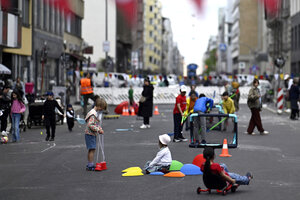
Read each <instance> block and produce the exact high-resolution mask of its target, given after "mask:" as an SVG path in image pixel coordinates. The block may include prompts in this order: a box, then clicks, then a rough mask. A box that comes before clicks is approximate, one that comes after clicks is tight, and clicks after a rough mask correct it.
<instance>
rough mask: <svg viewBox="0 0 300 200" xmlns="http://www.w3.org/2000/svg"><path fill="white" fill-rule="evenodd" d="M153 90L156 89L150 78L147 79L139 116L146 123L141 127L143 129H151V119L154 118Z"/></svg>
mask: <svg viewBox="0 0 300 200" xmlns="http://www.w3.org/2000/svg"><path fill="white" fill-rule="evenodd" d="M153 90H154V87H153V85H152V84H151V83H150V80H149V78H148V77H147V78H145V79H144V86H143V92H142V97H141V98H140V101H139V103H140V105H139V110H138V116H141V117H143V118H144V123H143V124H142V125H141V126H140V128H141V129H145V128H150V117H152V114H153Z"/></svg>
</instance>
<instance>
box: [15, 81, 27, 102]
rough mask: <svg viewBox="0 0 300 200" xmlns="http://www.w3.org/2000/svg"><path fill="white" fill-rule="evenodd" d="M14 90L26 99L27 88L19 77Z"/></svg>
mask: <svg viewBox="0 0 300 200" xmlns="http://www.w3.org/2000/svg"><path fill="white" fill-rule="evenodd" d="M13 90H16V91H17V92H18V93H19V94H20V95H21V97H22V98H23V99H24V98H25V86H24V83H23V82H22V81H21V78H20V77H19V76H18V77H17V79H16V81H15V83H14V86H13Z"/></svg>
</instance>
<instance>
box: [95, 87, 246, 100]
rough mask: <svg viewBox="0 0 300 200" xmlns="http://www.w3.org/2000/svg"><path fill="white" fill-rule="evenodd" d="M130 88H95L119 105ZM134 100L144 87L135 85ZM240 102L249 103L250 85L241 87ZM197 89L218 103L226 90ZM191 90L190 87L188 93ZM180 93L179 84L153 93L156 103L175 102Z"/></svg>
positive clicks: (125, 98)
mask: <svg viewBox="0 0 300 200" xmlns="http://www.w3.org/2000/svg"><path fill="white" fill-rule="evenodd" d="M128 90H129V88H99V87H95V88H94V94H95V95H99V96H100V97H101V98H104V99H105V100H106V102H107V103H108V104H110V105H118V104H120V103H121V102H123V101H128ZM133 90H134V101H136V102H138V100H139V99H140V97H141V93H142V91H143V88H142V87H134V88H133ZM239 90H240V94H241V95H240V104H245V103H247V97H248V92H249V90H250V87H240V88H239ZM196 91H197V92H198V93H199V94H200V93H204V94H205V95H206V96H207V97H208V98H212V99H213V100H214V102H216V103H218V102H220V100H221V94H222V93H223V92H224V91H225V89H224V87H216V86H212V87H204V86H198V87H197V88H196ZM189 92H190V90H189V89H188V91H187V95H188V94H189ZM178 94H179V86H176V87H175V86H174V87H155V88H154V93H153V101H154V104H175V99H176V97H177V96H178Z"/></svg>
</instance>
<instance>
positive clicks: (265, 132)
mask: <svg viewBox="0 0 300 200" xmlns="http://www.w3.org/2000/svg"><path fill="white" fill-rule="evenodd" d="M260 134H261V135H268V134H269V132H268V131H264V132H260Z"/></svg>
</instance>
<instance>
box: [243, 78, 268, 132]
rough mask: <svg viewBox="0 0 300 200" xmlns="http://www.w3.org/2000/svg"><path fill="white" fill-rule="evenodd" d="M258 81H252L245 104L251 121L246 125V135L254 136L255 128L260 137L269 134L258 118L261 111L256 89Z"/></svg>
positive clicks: (258, 92) (258, 94)
mask: <svg viewBox="0 0 300 200" xmlns="http://www.w3.org/2000/svg"><path fill="white" fill-rule="evenodd" d="M258 85H259V81H258V79H254V80H253V86H252V88H251V89H250V91H249V94H248V100H247V104H248V107H249V108H250V110H251V119H250V122H249V125H248V129H247V134H249V135H255V133H254V132H253V131H254V128H255V127H257V129H258V131H259V132H260V134H261V135H267V134H269V132H268V131H265V130H264V128H263V126H262V123H261V118H260V113H259V112H260V111H261V105H262V104H261V95H260V91H259V89H258Z"/></svg>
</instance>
